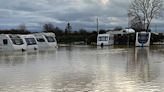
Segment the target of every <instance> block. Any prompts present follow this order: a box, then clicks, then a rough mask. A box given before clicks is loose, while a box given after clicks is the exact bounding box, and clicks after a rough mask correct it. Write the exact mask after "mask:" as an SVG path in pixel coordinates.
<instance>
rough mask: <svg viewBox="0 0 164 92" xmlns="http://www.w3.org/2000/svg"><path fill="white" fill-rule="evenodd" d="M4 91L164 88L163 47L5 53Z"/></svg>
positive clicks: (151, 91) (146, 91) (142, 91)
mask: <svg viewBox="0 0 164 92" xmlns="http://www.w3.org/2000/svg"><path fill="white" fill-rule="evenodd" d="M0 92H164V47H163V48H162V47H155V48H119V47H115V48H114V47H104V48H97V47H74V46H72V47H59V48H58V49H57V50H47V51H36V52H35V51H34V52H32V51H31V52H13V53H11V52H10V53H3V52H1V53H0Z"/></svg>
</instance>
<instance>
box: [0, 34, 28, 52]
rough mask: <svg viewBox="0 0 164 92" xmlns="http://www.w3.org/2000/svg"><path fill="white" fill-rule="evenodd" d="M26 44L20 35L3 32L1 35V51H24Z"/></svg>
mask: <svg viewBox="0 0 164 92" xmlns="http://www.w3.org/2000/svg"><path fill="white" fill-rule="evenodd" d="M25 49H26V46H25V44H24V42H23V39H22V38H21V37H20V35H11V34H1V35H0V50H1V51H13V50H22V51H24V50H25Z"/></svg>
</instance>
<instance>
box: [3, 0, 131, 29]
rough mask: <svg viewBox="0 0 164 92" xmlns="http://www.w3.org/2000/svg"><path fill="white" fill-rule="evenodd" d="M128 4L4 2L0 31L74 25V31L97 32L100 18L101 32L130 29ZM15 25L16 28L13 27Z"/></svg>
mask: <svg viewBox="0 0 164 92" xmlns="http://www.w3.org/2000/svg"><path fill="white" fill-rule="evenodd" d="M128 5H129V1H127V0H109V2H107V3H106V4H103V3H102V1H101V0H31V1H29V0H12V2H11V0H0V28H1V27H2V26H1V25H3V27H4V26H5V25H6V27H9V26H12V27H14V26H15V27H16V25H18V24H22V23H23V24H26V25H27V27H28V28H29V29H37V28H38V29H40V30H41V25H43V24H44V23H47V22H51V23H53V24H54V25H55V26H59V27H61V28H62V29H64V28H65V25H66V23H67V22H71V24H72V26H73V28H74V30H78V29H80V28H87V29H94V28H95V25H96V24H95V23H96V18H97V17H98V18H99V20H100V28H111V27H115V26H123V27H127V22H128V19H127V9H128ZM12 24H13V25H12Z"/></svg>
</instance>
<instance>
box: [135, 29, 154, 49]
mask: <svg viewBox="0 0 164 92" xmlns="http://www.w3.org/2000/svg"><path fill="white" fill-rule="evenodd" d="M150 38H151V33H150V32H137V33H136V46H137V47H147V46H150Z"/></svg>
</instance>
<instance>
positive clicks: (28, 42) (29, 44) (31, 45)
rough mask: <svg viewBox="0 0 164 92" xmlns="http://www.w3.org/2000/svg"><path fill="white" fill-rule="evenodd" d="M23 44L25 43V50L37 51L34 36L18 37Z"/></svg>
mask: <svg viewBox="0 0 164 92" xmlns="http://www.w3.org/2000/svg"><path fill="white" fill-rule="evenodd" d="M20 37H21V38H22V40H23V42H24V43H25V46H26V50H37V49H38V43H37V41H36V38H35V37H34V35H32V34H29V35H20Z"/></svg>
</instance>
